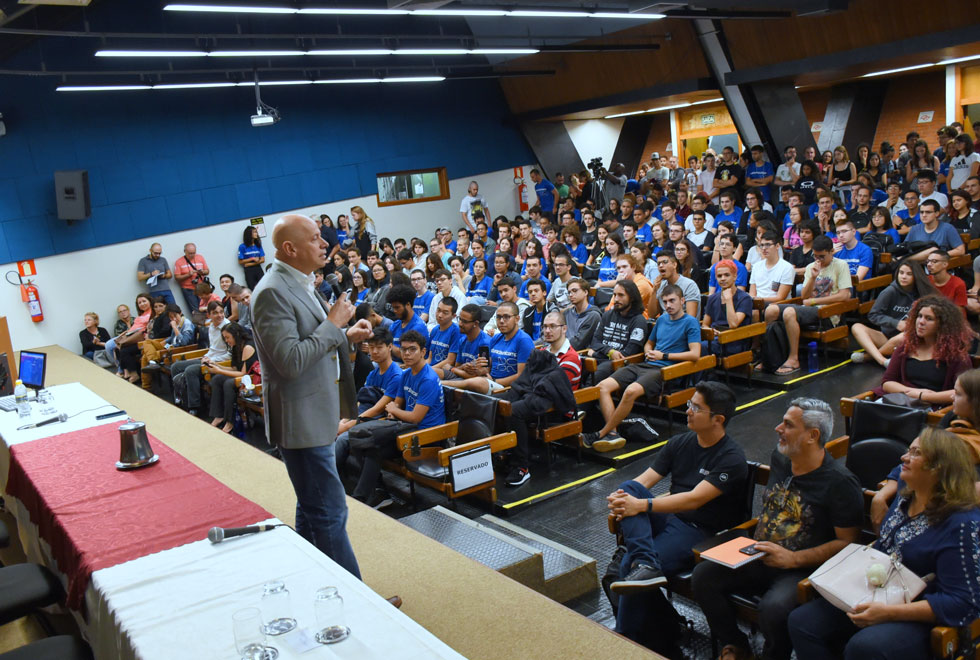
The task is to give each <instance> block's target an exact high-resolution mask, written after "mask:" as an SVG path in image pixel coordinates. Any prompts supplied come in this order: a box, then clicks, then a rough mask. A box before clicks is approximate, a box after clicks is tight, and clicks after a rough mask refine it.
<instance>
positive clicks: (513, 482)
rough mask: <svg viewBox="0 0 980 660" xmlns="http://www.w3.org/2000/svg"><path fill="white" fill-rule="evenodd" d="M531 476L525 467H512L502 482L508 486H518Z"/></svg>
mask: <svg viewBox="0 0 980 660" xmlns="http://www.w3.org/2000/svg"><path fill="white" fill-rule="evenodd" d="M530 478H531V473H530V472H529V471H528V469H527V468H514V469H513V470H511V471H510V472H508V473H507V480H506V481H505V482H504V483H506V484H507V485H508V486H520V485H521V484H523V483H525V482H526V481H527V480H528V479H530Z"/></svg>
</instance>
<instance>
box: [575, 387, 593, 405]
mask: <svg viewBox="0 0 980 660" xmlns="http://www.w3.org/2000/svg"><path fill="white" fill-rule="evenodd" d="M574 394H575V403H576V405H579V406H581V405H582V404H583V403H589V402H590V401H598V400H599V386H598V385H593V386H592V387H583V388H581V389H577V390H575V392H574Z"/></svg>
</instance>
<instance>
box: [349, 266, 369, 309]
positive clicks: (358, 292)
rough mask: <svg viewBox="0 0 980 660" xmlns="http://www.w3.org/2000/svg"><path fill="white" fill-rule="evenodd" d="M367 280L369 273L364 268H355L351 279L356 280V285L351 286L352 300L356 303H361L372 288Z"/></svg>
mask: <svg viewBox="0 0 980 660" xmlns="http://www.w3.org/2000/svg"><path fill="white" fill-rule="evenodd" d="M365 280H367V275H366V274H365V273H364V271H363V270H361V269H359V268H355V269H354V272H353V273H351V281H353V282H354V286H353V287H351V292H350V301H351V302H352V303H354V304H355V305H359V304H360V303H362V302H364V299H365V298H367V295H368V291H369V290H370V289H369V288H368V285H367V282H366V281H365Z"/></svg>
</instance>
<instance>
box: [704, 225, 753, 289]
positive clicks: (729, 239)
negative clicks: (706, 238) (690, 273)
mask: <svg viewBox="0 0 980 660" xmlns="http://www.w3.org/2000/svg"><path fill="white" fill-rule="evenodd" d="M715 247H716V250H715V251H716V252H717V253H718V262H721V261H724V260H726V259H729V260H731V261H732V263H734V264H735V266H736V269H737V271H738V272H737V273H736V274H735V286H736V287H737V288H739V289H741V290H742V291H746V290H748V288H749V271H748V269H747V268H746V267H745V264H743V263H742V262H741V261H739V260H738V259H736V258H735V248H737V247H738V236H736V235H735V234H723V235H721V236H719V237H718V238H717V240H716V241H715ZM717 265H718V263H714V264H712V265H711V270H710V271H709V274H708V295H711V294H712V293H714V292H715V289H717V288H718V278H717V277H716V275H715V271H716V270H717V268H716V266H717Z"/></svg>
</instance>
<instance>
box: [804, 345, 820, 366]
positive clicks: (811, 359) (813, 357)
mask: <svg viewBox="0 0 980 660" xmlns="http://www.w3.org/2000/svg"><path fill="white" fill-rule="evenodd" d="M807 348H808V349H809V355H808V357H807V371H808V372H809V373H811V374H815V373H817V372H818V371H819V370H820V360H818V359H817V342H815V341H811V342H810V343H809V344H807Z"/></svg>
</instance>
